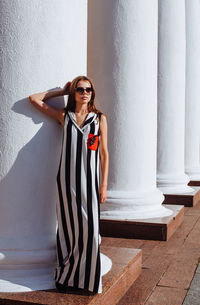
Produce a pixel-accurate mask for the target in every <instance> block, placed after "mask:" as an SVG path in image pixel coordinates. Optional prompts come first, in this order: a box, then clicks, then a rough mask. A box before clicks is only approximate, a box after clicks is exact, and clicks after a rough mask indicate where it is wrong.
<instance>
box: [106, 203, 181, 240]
mask: <svg viewBox="0 0 200 305" xmlns="http://www.w3.org/2000/svg"><path fill="white" fill-rule="evenodd" d="M165 207H166V208H168V209H170V210H172V211H173V214H172V215H171V216H167V217H162V218H148V219H140V220H134V219H133V220H108V219H101V221H100V233H101V235H102V236H107V237H118V238H136V239H148V240H161V241H166V240H168V239H169V238H170V236H171V235H172V234H173V233H174V232H175V231H176V229H177V228H178V227H179V225H180V224H181V223H182V222H183V219H184V207H183V206H180V205H166V206H165Z"/></svg>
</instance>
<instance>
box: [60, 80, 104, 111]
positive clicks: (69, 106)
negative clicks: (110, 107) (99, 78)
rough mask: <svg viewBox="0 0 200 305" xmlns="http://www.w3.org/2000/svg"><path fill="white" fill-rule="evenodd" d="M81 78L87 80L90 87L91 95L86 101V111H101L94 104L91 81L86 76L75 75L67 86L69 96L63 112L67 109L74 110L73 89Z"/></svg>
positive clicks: (74, 89)
mask: <svg viewBox="0 0 200 305" xmlns="http://www.w3.org/2000/svg"><path fill="white" fill-rule="evenodd" d="M81 80H83V81H87V82H89V83H90V85H91V87H92V96H91V100H90V101H89V102H88V111H89V112H95V113H97V114H98V113H102V112H101V111H100V110H99V109H97V108H96V106H95V89H94V86H93V83H92V81H91V80H90V79H89V78H88V77H87V76H77V77H76V78H74V79H73V81H72V82H71V84H70V88H69V97H68V102H67V106H66V108H65V112H67V111H68V110H69V111H73V112H75V108H76V100H75V91H76V88H77V85H78V82H79V81H81Z"/></svg>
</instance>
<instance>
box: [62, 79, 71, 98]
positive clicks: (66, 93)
mask: <svg viewBox="0 0 200 305" xmlns="http://www.w3.org/2000/svg"><path fill="white" fill-rule="evenodd" d="M70 85H71V82H67V83H66V84H65V85H64V87H63V88H62V91H63V95H68V94H69V88H70Z"/></svg>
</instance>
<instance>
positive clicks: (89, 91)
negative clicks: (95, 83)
mask: <svg viewBox="0 0 200 305" xmlns="http://www.w3.org/2000/svg"><path fill="white" fill-rule="evenodd" d="M84 91H85V92H86V93H91V92H92V87H87V88H83V87H77V88H76V92H78V93H80V94H83V93H84Z"/></svg>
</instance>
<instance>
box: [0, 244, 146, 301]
mask: <svg viewBox="0 0 200 305" xmlns="http://www.w3.org/2000/svg"><path fill="white" fill-rule="evenodd" d="M101 252H103V253H104V254H105V255H107V256H108V257H110V258H111V260H112V263H113V266H112V269H111V271H110V272H108V273H107V274H106V275H105V276H104V277H103V279H102V282H103V291H102V293H101V294H95V295H93V294H92V293H88V292H86V291H84V290H81V289H68V290H67V291H66V293H59V292H58V290H57V289H52V290H44V291H34V292H24V293H10V294H9V293H0V304H9V305H15V304H18V305H24V304H29V303H30V304H33V303H34V304H35V305H42V304H44V300H45V304H46V305H51V304H60V305H61V304H85V305H91V304H97V303H98V304H110V305H115V304H117V303H118V302H119V300H120V299H121V297H122V296H123V295H124V294H125V293H126V291H127V290H128V289H129V287H130V286H131V285H132V284H133V283H134V281H135V280H136V279H137V278H138V276H139V275H140V273H141V268H142V251H141V250H139V249H127V248H122V247H117V248H116V247H105V246H104V247H101Z"/></svg>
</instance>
